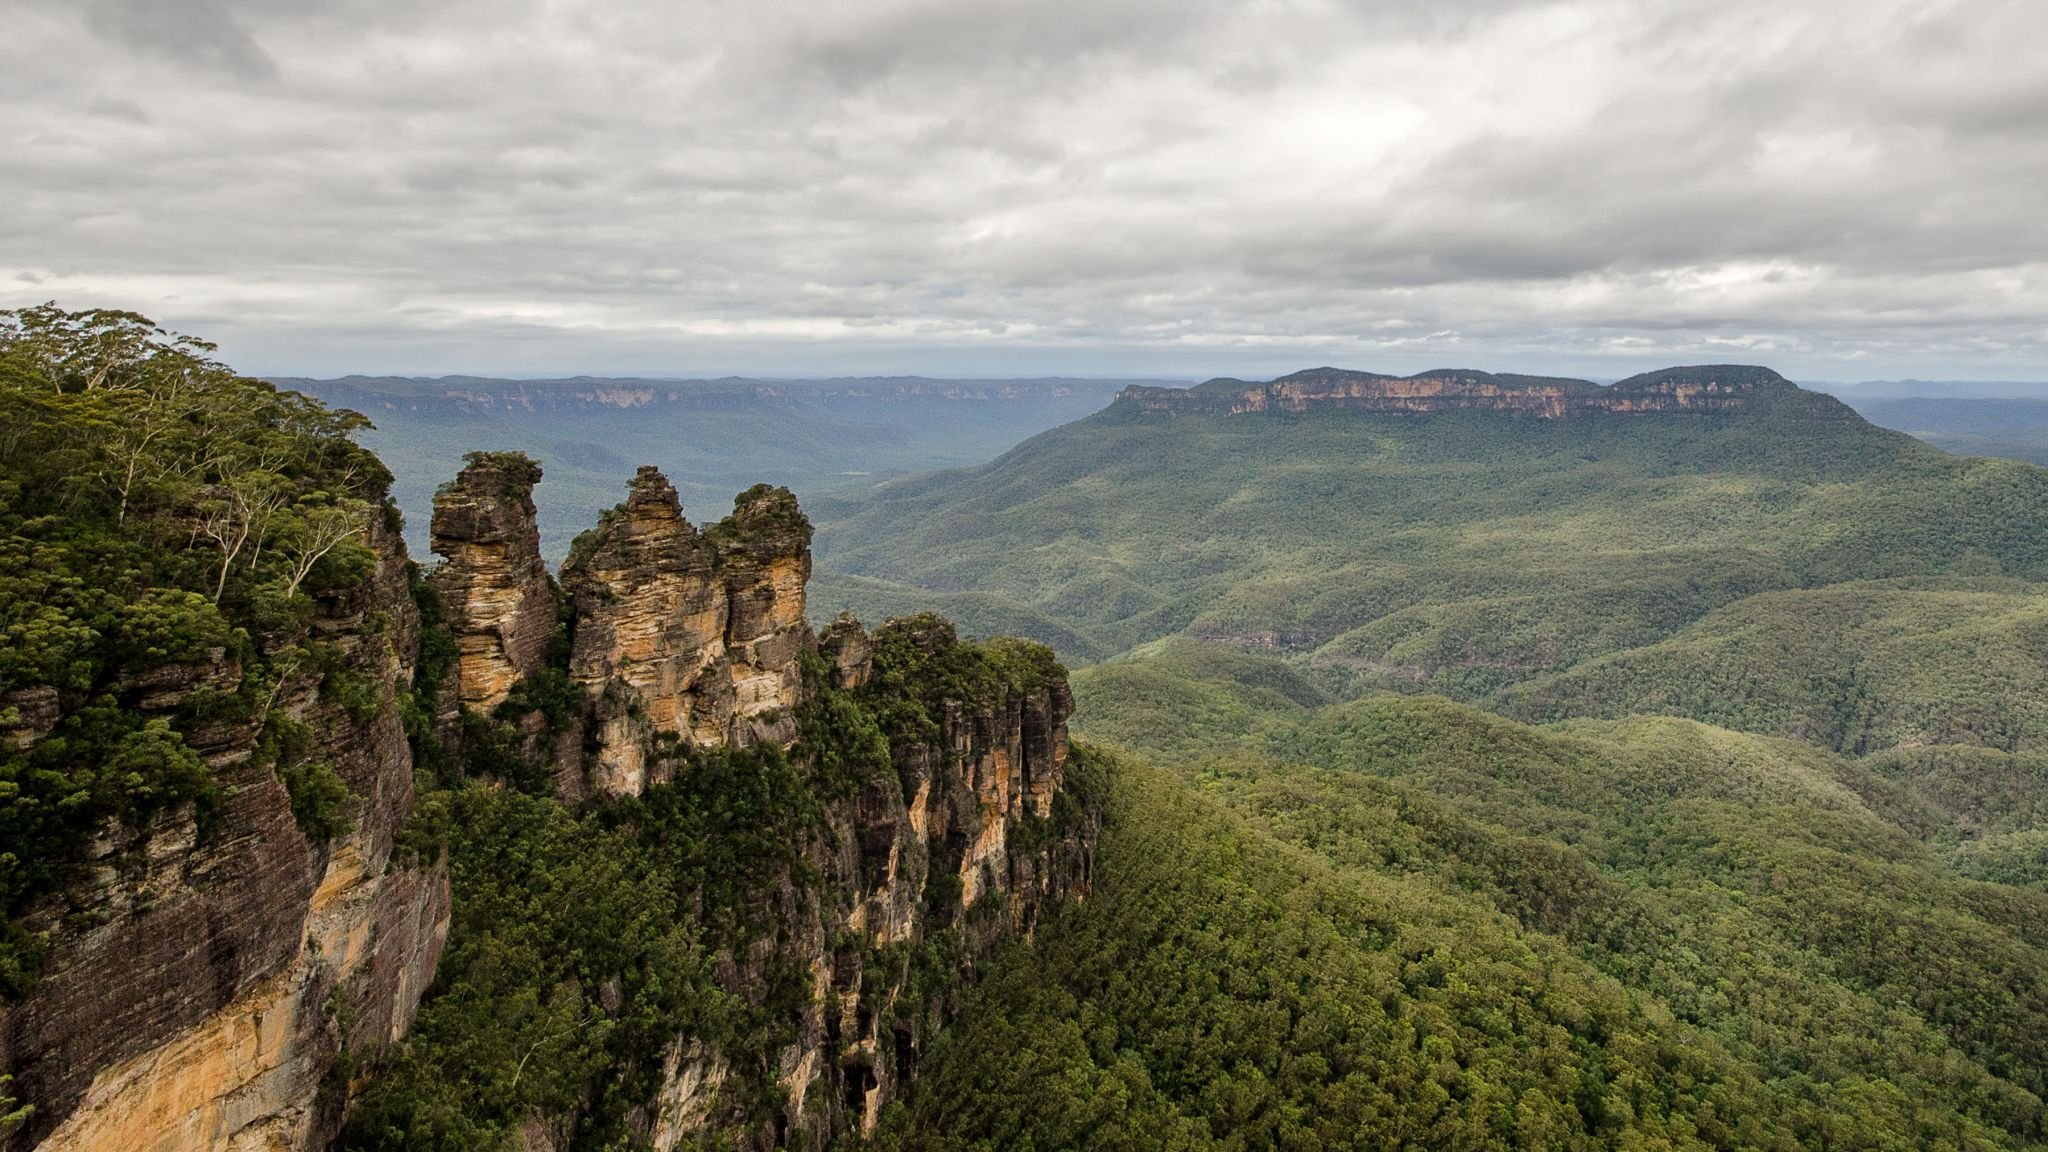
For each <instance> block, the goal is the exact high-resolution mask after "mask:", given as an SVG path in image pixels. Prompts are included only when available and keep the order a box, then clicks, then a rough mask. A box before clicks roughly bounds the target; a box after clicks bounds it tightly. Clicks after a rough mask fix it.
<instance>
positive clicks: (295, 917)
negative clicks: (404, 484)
mask: <svg viewBox="0 0 2048 1152" xmlns="http://www.w3.org/2000/svg"><path fill="white" fill-rule="evenodd" d="M373 520H374V522H373V523H372V524H371V525H370V529H369V532H370V534H369V538H368V543H369V544H370V546H371V548H372V550H373V552H374V553H375V554H376V556H377V558H378V561H377V564H376V567H375V569H374V570H373V572H372V573H371V575H370V577H369V578H368V579H367V580H365V581H364V582H362V583H361V584H360V585H358V586H356V587H355V588H353V589H350V590H346V591H343V592H340V593H335V594H329V595H325V596H323V597H321V599H320V602H319V604H318V608H317V613H316V616H315V618H314V620H313V621H312V625H311V629H310V632H309V633H308V634H306V635H304V636H300V637H297V638H295V639H296V640H297V641H298V642H308V641H317V642H318V643H320V644H322V645H325V646H328V647H329V649H330V650H331V651H332V652H333V653H334V654H335V656H334V661H333V663H332V664H330V665H328V666H327V668H326V670H325V671H322V670H319V669H316V668H314V667H312V666H311V664H310V663H298V664H294V663H292V662H289V661H286V662H285V663H284V668H285V672H284V674H283V682H282V683H280V684H278V685H276V690H275V692H274V693H270V694H269V704H268V708H269V710H270V711H269V713H267V714H277V713H281V714H282V715H285V716H288V717H290V718H291V719H292V720H293V721H295V722H296V724H297V725H300V726H302V727H303V730H304V732H305V733H306V738H307V745H308V748H309V749H311V750H312V754H316V755H318V756H320V757H321V758H323V759H325V760H326V761H327V762H328V763H330V764H331V765H332V766H333V768H334V769H335V771H336V773H337V775H338V776H339V777H340V779H341V781H342V782H343V783H344V784H345V785H346V786H347V788H348V791H349V794H350V799H349V802H348V803H349V811H350V815H351V816H352V817H353V825H352V829H351V830H350V831H348V832H346V833H344V834H342V835H339V836H337V837H335V838H334V839H332V840H328V841H325V842H314V841H311V840H309V839H308V838H307V837H306V836H305V835H304V834H303V833H302V832H301V831H300V830H299V827H298V825H297V824H296V823H295V821H294V819H293V815H292V809H291V799H290V796H289V795H288V794H287V792H286V790H285V787H284V785H283V784H282V783H281V782H280V780H279V778H278V775H277V772H276V771H275V770H274V769H273V768H272V766H271V765H270V763H269V762H267V761H266V760H265V759H263V758H262V757H260V756H258V755H257V754H256V752H257V741H258V736H259V733H260V731H261V729H262V727H263V722H264V719H265V716H264V715H258V716H237V717H236V718H234V719H230V720H222V721H218V722H215V723H212V724H210V725H206V726H203V727H201V728H199V729H197V730H196V731H194V730H189V729H188V733H187V736H188V741H189V743H190V744H191V746H192V747H193V748H194V749H195V750H196V751H198V752H199V753H200V754H201V755H202V756H203V757H204V758H205V760H206V761H207V763H208V765H209V766H210V767H211V769H212V771H213V773H214V775H215V778H216V779H218V780H219V781H220V783H221V784H222V785H223V789H222V792H223V795H222V799H221V801H220V806H219V809H218V810H217V811H215V812H213V813H211V814H210V815H208V816H206V817H204V818H202V815H201V814H200V813H199V812H197V811H195V810H194V809H193V808H192V806H191V805H185V806H183V807H181V808H177V809H174V810H171V811H169V812H165V813H161V814H159V815H158V816H156V817H155V818H154V819H151V820H150V821H148V822H147V823H146V824H145V825H144V826H142V827H130V826H126V825H119V824H110V825H109V826H108V827H106V828H105V829H104V830H103V831H102V833H101V835H100V836H99V837H98V838H97V840H96V841H95V842H94V843H93V845H92V846H91V849H90V852H89V857H90V863H89V867H88V868H87V869H86V871H85V874H84V875H83V876H82V877H81V878H80V879H78V880H77V881H76V882H75V883H73V884H72V885H71V886H70V887H69V888H68V889H66V890H65V891H63V892H62V893H60V894H59V895H57V896H56V897H54V898H52V899H51V900H49V901H47V902H46V903H45V905H44V906H43V907H41V908H39V909H37V910H36V911H35V913H34V914H33V915H32V916H31V924H32V926H44V927H54V929H55V930H54V931H53V934H52V936H51V938H50V945H49V948H50V951H49V954H48V956H47V958H46V960H45V963H44V966H43V971H42V974H41V977H40V979H39V981H38V982H37V984H36V985H35V988H34V990H33V991H32V992H31V993H30V994H29V995H28V996H27V997H26V998H25V999H22V1000H20V1001H17V1002H13V1003H9V1004H6V1005H5V1006H4V1007H0V1073H4V1074H6V1075H10V1076H12V1077H13V1083H12V1085H11V1086H10V1087H9V1089H8V1092H9V1094H10V1095H13V1096H16V1097H18V1098H19V1100H20V1101H21V1102H22V1103H24V1104H29V1105H32V1106H33V1107H34V1108H35V1111H34V1113H33V1114H32V1115H31V1116H30V1118H29V1120H28V1122H27V1123H26V1124H25V1125H24V1126H23V1127H21V1128H20V1129H19V1130H17V1131H16V1132H14V1133H13V1134H12V1136H11V1139H10V1140H9V1142H8V1147H10V1148H14V1149H26V1148H29V1147H41V1148H46V1149H64V1150H67V1152H68V1150H76V1152H99V1150H106V1152H115V1150H119V1152H136V1150H154V1152H173V1150H184V1149H210V1148H237V1149H241V1148H250V1149H255V1148H263V1149H271V1148H277V1149H283V1148H312V1147H318V1146H321V1145H322V1144H323V1143H324V1142H325V1141H326V1140H327V1138H328V1137H329V1136H331V1135H332V1134H333V1132H334V1130H335V1127H336V1125H337V1124H338V1122H339V1119H340V1111H341V1107H342V1105H343V1103H344V1102H345V1099H346V1095H347V1085H346V1084H335V1085H333V1087H334V1090H333V1091H329V1092H326V1093H323V1092H322V1091H321V1090H320V1089H321V1085H322V1084H323V1082H326V1081H328V1080H329V1076H330V1070H331V1069H332V1068H333V1067H334V1065H335V1062H336V1058H337V1054H338V1053H340V1052H342V1051H344V1050H347V1051H350V1052H353V1053H357V1054H367V1053H371V1052H374V1051H375V1050H376V1049H377V1048H379V1047H381V1046H382V1045H384V1044H387V1043H389V1042H390V1041H391V1040H392V1039H393V1038H395V1037H396V1036H398V1035H399V1034H400V1033H402V1032H403V1031H404V1030H405V1028H406V1026H407V1024H408V1023H409V1022H410V1021H411V1019H412V1015H413V1012H414V1010H415V1009H416V1007H417V1005H418V1002H419V999H420V996H421V994H422V993H423V992H424V991H425V989H426V987H427V985H428V983H429V981H430V980H431V979H432V976H433V971H434V965H435V963H436V960H437V958H438V956H439V953H440V949H441V944H442V941H443V939H444V938H445V935H446V932H447V929H448V887H447V879H446V876H445V873H444V872H443V871H442V870H441V869H440V867H439V866H438V865H437V864H431V863H429V864H422V863H419V862H415V861H408V860H405V859H402V858H400V857H399V856H398V855H397V853H396V837H397V833H398V829H399V827H400V825H401V824H402V823H403V822H404V820H405V818H406V816H407V814H408V813H409V811H410V809H411V806H412V788H413V775H412V756H411V753H410V750H409V748H408V746H407V743H406V737H405V733H404V732H403V730H402V729H401V726H400V723H399V719H398V709H397V707H396V701H395V697H394V690H393V685H394V684H395V683H402V682H404V681H405V680H407V679H409V678H410V676H411V674H412V668H413V661H414V659H415V655H416V652H417V649H418V644H419V625H418V617H417V615H416V613H415V612H414V609H413V605H412V601H411V599H410V597H409V594H408V591H407V583H406V557H405V553H404V547H403V545H402V543H401V542H400V541H399V540H398V538H397V536H396V535H395V534H394V533H393V532H392V531H391V529H390V528H389V527H387V526H386V525H385V524H384V522H383V520H382V518H381V517H378V518H373ZM344 675H345V676H347V677H349V678H350V679H351V680H352V681H354V682H355V683H359V684H371V685H376V686H377V691H378V693H379V696H380V699H379V700H378V702H377V703H378V706H377V707H376V708H375V709H373V710H370V711H368V712H361V711H360V710H359V712H358V713H351V712H350V711H349V710H348V709H347V708H346V707H344V706H343V705H342V704H341V703H340V702H338V701H337V700H336V699H333V698H331V697H334V696H335V695H336V694H335V693H332V692H324V691H323V690H322V688H323V679H325V678H326V677H328V676H344ZM240 677H241V670H240V669H239V667H237V666H235V665H234V663H233V662H232V661H228V660H226V659H225V658H224V657H223V655H222V654H221V653H220V652H218V651H216V652H214V653H212V654H211V655H210V656H209V657H208V659H207V660H205V661H203V662H199V663H194V664H188V665H172V666H167V667H165V668H161V669H157V670H154V671H152V672H150V673H149V674H147V675H145V676H141V677H138V678H136V679H135V680H133V681H132V682H129V683H126V684H124V685H123V686H122V688H121V691H122V693H123V701H124V704H125V705H126V706H129V707H133V708H137V709H140V710H142V711H145V712H150V713H162V714H165V715H168V714H170V713H173V712H175V711H176V710H178V709H179V708H181V707H182V706H183V705H184V704H185V703H186V702H187V701H188V700H190V699H192V698H193V696H194V694H195V693H197V692H199V691H201V690H203V689H207V688H218V687H220V686H223V685H230V686H231V685H232V684H234V683H235V682H236V681H238V680H239V679H240ZM267 714H266V715H267Z"/></svg>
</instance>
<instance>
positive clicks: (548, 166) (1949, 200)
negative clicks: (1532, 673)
mask: <svg viewBox="0 0 2048 1152" xmlns="http://www.w3.org/2000/svg"><path fill="white" fill-rule="evenodd" d="M0 19H4V20H5V22H6V26H7V27H8V28H9V33H10V34H9V36H8V37H7V38H6V39H7V45H6V46H5V47H4V48H0V102H4V105H5V108H6V116H5V117H4V119H0V133H4V139H5V146H6V148H7V156H8V162H7V163H6V164H5V165H0V196H4V198H5V202H6V203H8V204H9V205H10V206H11V210H10V211H8V212H7V213H5V214H0V304H16V303H25V302H30V301H35V300H41V299H46V298H51V297H55V298H57V299H58V300H60V302H64V303H67V304H70V305H73V306H80V305H84V304H87V303H105V304H120V305H124V306H130V307H136V308H139V309H142V310H145V311H149V312H151V313H152V314H153V315H156V316H157V317H158V318H159V319H162V320H165V321H167V322H171V323H174V324H175V325H177V326H178V327H180V328H183V329H186V330H189V331H193V332H197V333H200V334H203V335H208V336H210V337H212V338H215V339H219V340H220V341H221V342H222V343H223V345H224V346H225V347H224V351H225V352H226V353H227V354H228V355H229V356H230V357H231V358H232V359H233V360H234V361H235V362H236V363H238V364H240V365H242V366H244V367H248V368H251V369H257V370H269V371H308V372H341V371H350V370H366V371H371V370H375V371H455V370H465V371H478V372H505V373H528V372H530V373H542V372H559V371H628V370H632V371H676V372H686V371H706V370H735V371H756V372H768V371H878V370H888V369H903V370H924V371H953V372H975V373H988V374H1002V373H1011V372H1035V371H1058V370H1070V371H1079V370H1090V371H1109V372H1115V371H1124V372H1151V371H1166V372H1180V373H1186V374H1192V375H1206V374H1209V373H1211V372H1258V371H1264V370H1274V371H1281V370H1286V369H1289V368H1292V367H1298V366H1300V365H1302V364H1304V363H1307V362H1311V361H1313V362H1336V363H1343V364H1348V365H1356V366H1365V367H1382V368H1388V369H1395V368H1400V369H1414V368H1421V367H1427V366H1433V365H1438V364H1461V365H1471V366H1476V367H1515V366H1523V367H1530V368H1545V369H1572V370H1577V371H1582V372H1589V373H1594V374H1600V373H1606V374H1610V375H1616V374H1622V373H1625V372H1627V371H1631V370H1633V369H1635V368H1637V367H1641V366H1644V365H1648V364H1655V363H1664V362H1670V361H1673V360H1698V359H1741V360H1760V361H1764V362H1769V363H1773V364H1778V365H1781V366H1784V367H1786V368H1787V369H1789V370H1792V371H1796V372H1801V373H1804V374H1807V375H1809V376H1818V377H1831V378H1854V377H1858V376H1879V375H1902V374H1917V375H1923V376H1928V375H1934V376H1952V377H1953V376H1974V377H1986V376H1990V377H2001V376H2002V377H2016V376H2028V375H2035V376H2039V375H2048V212H2044V211H2042V209H2041V204H2042V203H2043V201H2044V197H2048V191H2044V190H2048V53H2043V52H2041V51H2040V50H2039V46H2040V45H2041V44H2044V43H2048V5H2043V4H2041V3H2040V2H2039V0H1801V2H1799V3H1794V4H1787V3H1783V2H1782V0H1603V2H1572V3H1547V2H1536V0H1436V2H1434V3H1427V2H1423V0H1413V2H1408V0H1382V2H1374V3H1367V2H1364V0H1322V2H1297V0H1247V2H1239V3H1225V2H1221V0H1019V2H1012V0H1002V2H994V0H811V2H808V3H784V2H782V0H744V2H741V0H696V2H686V3H652V2H647V0H491V2H489V3H485V2H482V0H446V2H443V3H437V4H418V3H413V2H409V0H407V2H401V0H326V2H323V3H319V4H314V3H307V2H306V0H81V2H80V3H77V4H72V5H55V4H48V3H43V2H39V0H0Z"/></svg>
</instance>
